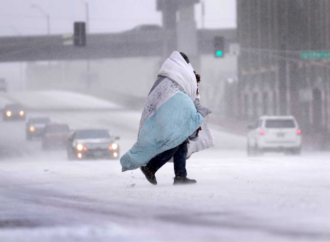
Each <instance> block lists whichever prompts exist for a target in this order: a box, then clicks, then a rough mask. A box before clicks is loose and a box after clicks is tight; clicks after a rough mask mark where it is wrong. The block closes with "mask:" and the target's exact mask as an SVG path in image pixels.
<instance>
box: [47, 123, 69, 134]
mask: <svg viewBox="0 0 330 242" xmlns="http://www.w3.org/2000/svg"><path fill="white" fill-rule="evenodd" d="M69 131H70V129H69V126H67V125H51V126H48V127H47V130H46V132H47V133H62V132H69Z"/></svg>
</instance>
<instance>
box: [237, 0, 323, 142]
mask: <svg viewBox="0 0 330 242" xmlns="http://www.w3.org/2000/svg"><path fill="white" fill-rule="evenodd" d="M237 34H238V42H239V45H240V56H239V60H238V78H239V83H238V91H237V93H238V95H237V98H238V102H239V104H240V105H238V110H237V116H239V117H244V118H246V119H254V118H256V117H258V116H260V115H286V114H292V115H294V116H295V117H296V118H297V119H298V121H299V123H300V124H301V126H302V128H303V130H304V131H305V133H306V132H307V133H310V134H315V133H318V134H321V135H323V136H324V134H325V133H328V134H329V130H330V65H329V64H330V60H329V59H320V60H319V59H307V60H303V59H301V51H313V50H330V1H324V0H318V1H310V0H290V1H288V0H277V1H273V0H237Z"/></svg>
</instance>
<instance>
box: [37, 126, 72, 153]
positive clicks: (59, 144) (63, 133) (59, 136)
mask: <svg viewBox="0 0 330 242" xmlns="http://www.w3.org/2000/svg"><path fill="white" fill-rule="evenodd" d="M69 135H70V128H69V125H67V124H58V123H50V124H47V125H46V127H45V132H44V135H43V137H42V148H43V149H51V148H65V147H66V145H67V142H68V138H69Z"/></svg>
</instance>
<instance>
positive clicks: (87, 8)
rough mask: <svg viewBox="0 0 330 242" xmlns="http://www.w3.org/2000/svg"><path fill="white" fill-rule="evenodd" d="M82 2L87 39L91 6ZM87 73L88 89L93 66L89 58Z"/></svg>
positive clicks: (82, 0)
mask: <svg viewBox="0 0 330 242" xmlns="http://www.w3.org/2000/svg"><path fill="white" fill-rule="evenodd" d="M81 2H82V3H83V4H84V5H85V18H86V38H87V36H88V34H89V4H88V2H87V1H84V0H81ZM86 72H87V87H89V86H90V82H91V80H90V79H91V64H90V59H89V57H87V60H86Z"/></svg>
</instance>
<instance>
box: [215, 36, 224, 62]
mask: <svg viewBox="0 0 330 242" xmlns="http://www.w3.org/2000/svg"><path fill="white" fill-rule="evenodd" d="M214 55H215V57H216V58H223V57H224V56H225V39H224V38H223V37H222V36H215V37H214Z"/></svg>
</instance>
